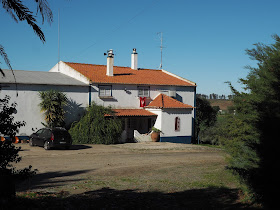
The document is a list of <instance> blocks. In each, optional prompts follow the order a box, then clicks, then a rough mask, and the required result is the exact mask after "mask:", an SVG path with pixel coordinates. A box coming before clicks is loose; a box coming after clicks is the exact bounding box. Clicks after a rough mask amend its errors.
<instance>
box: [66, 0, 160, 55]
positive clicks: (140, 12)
mask: <svg viewBox="0 0 280 210" xmlns="http://www.w3.org/2000/svg"><path fill="white" fill-rule="evenodd" d="M159 1H160V0H154V1H153V2H152V3H151V4H149V5H148V6H146V7H144V8H143V9H142V10H141V11H139V12H138V13H137V14H136V15H134V16H133V17H132V18H130V19H129V20H128V21H126V22H123V23H122V24H120V25H119V26H118V27H117V28H115V29H113V30H111V31H110V32H107V33H105V34H104V35H103V36H102V38H99V39H97V40H96V41H95V42H94V43H92V44H91V45H89V46H88V47H86V48H85V49H83V50H81V51H80V52H79V53H78V54H77V55H76V56H72V57H70V60H72V59H73V58H74V57H79V56H81V55H82V54H83V53H84V52H85V51H87V50H88V49H90V48H91V47H93V46H94V45H96V44H97V43H99V42H100V41H101V40H103V39H104V38H107V37H109V36H110V35H112V33H113V32H116V31H117V30H119V29H120V28H122V27H124V26H125V25H126V24H128V23H130V22H131V21H132V20H134V19H135V18H136V17H138V16H140V15H141V14H143V13H144V12H145V11H146V10H147V9H149V8H151V7H152V6H154V5H155V4H156V3H158V2H159Z"/></svg>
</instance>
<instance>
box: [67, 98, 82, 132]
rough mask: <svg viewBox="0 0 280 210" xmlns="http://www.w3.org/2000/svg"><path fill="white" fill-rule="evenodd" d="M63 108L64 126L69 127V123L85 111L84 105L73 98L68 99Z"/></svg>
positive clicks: (78, 118)
mask: <svg viewBox="0 0 280 210" xmlns="http://www.w3.org/2000/svg"><path fill="white" fill-rule="evenodd" d="M64 108H65V112H66V113H65V124H66V125H65V126H66V129H69V128H70V126H71V124H72V123H73V122H75V121H79V120H80V119H81V117H82V116H83V115H84V113H85V107H82V104H79V103H77V102H76V101H74V100H73V99H71V98H70V99H68V101H67V105H66V106H65V107H64Z"/></svg>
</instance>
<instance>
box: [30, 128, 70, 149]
mask: <svg viewBox="0 0 280 210" xmlns="http://www.w3.org/2000/svg"><path fill="white" fill-rule="evenodd" d="M29 145H30V146H41V147H44V149H45V150H49V149H51V148H65V149H69V148H70V147H71V145H72V138H71V136H70V134H69V133H68V131H67V130H66V129H65V128H42V129H40V130H38V131H37V132H36V133H33V134H31V136H30V137H29Z"/></svg>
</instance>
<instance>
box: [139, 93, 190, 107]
mask: <svg viewBox="0 0 280 210" xmlns="http://www.w3.org/2000/svg"><path fill="white" fill-rule="evenodd" d="M145 108H160V109H161V108H181V109H192V108H194V107H193V106H190V105H188V104H184V103H182V102H180V101H178V100H176V99H174V98H171V97H169V96H167V95H165V94H159V95H158V96H157V97H156V98H155V99H154V100H153V101H152V102H151V103H150V104H149V105H148V106H146V107H145Z"/></svg>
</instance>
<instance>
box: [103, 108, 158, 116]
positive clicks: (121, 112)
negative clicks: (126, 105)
mask: <svg viewBox="0 0 280 210" xmlns="http://www.w3.org/2000/svg"><path fill="white" fill-rule="evenodd" d="M113 111H114V113H115V116H117V117H151V116H157V115H156V114H154V113H152V112H149V111H147V110H145V109H113ZM105 116H110V115H108V114H107V115H105Z"/></svg>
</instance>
